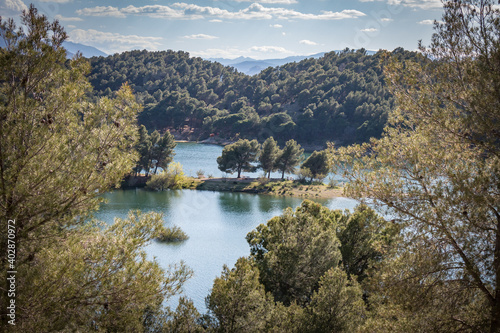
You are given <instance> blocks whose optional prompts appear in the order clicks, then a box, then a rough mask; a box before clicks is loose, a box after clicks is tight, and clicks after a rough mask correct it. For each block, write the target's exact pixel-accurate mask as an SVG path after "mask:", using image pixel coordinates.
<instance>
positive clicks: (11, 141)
mask: <svg viewBox="0 0 500 333" xmlns="http://www.w3.org/2000/svg"><path fill="white" fill-rule="evenodd" d="M21 19H22V24H23V25H24V28H23V29H21V28H20V29H18V28H17V27H16V25H15V23H14V21H13V20H12V19H10V20H7V21H3V20H2V21H1V24H0V34H1V35H2V37H3V39H4V40H5V46H4V47H2V48H0V67H1V70H0V227H1V228H2V230H3V232H1V233H0V245H1V248H2V249H3V250H2V251H1V253H0V265H1V273H0V275H1V280H2V282H1V285H2V292H1V299H0V303H1V310H0V314H1V319H0V320H1V322H2V323H1V324H2V326H5V325H6V324H7V321H8V320H11V319H12V318H9V317H7V313H6V310H7V304H8V303H10V301H11V300H12V298H9V297H10V296H8V295H7V293H5V290H6V289H5V288H6V281H7V280H6V272H7V271H9V270H16V271H17V274H16V289H17V290H18V291H19V292H18V293H16V297H15V301H16V318H15V323H16V325H15V326H11V327H10V328H11V329H13V330H14V331H18V332H29V331H33V332H48V331H61V330H71V331H89V330H103V331H105V330H111V331H113V330H115V331H123V330H124V329H125V328H127V329H129V330H134V331H140V330H141V329H142V322H143V320H142V317H143V314H144V311H145V310H146V309H153V308H157V307H158V305H159V304H161V302H162V301H163V299H164V298H165V297H168V296H169V295H171V294H172V293H175V292H176V290H177V288H178V284H179V283H180V282H182V281H183V280H184V279H185V278H186V276H187V275H188V274H187V272H186V271H185V270H184V269H180V270H176V271H175V275H173V276H171V277H168V276H165V275H164V272H163V270H162V269H161V268H160V267H159V266H158V265H157V264H156V263H155V262H150V261H147V260H146V258H145V255H144V252H143V251H142V250H141V249H142V247H143V246H144V245H145V244H146V243H148V242H149V241H150V240H151V239H152V238H154V237H155V236H156V235H157V234H158V233H159V232H160V231H161V229H162V220H161V216H159V215H158V214H149V215H144V216H141V215H138V214H136V213H132V214H131V215H130V217H129V219H128V220H125V221H117V223H116V224H115V225H113V226H110V227H108V228H104V229H102V228H101V227H99V226H97V225H96V224H95V223H92V222H88V219H89V215H90V214H91V212H92V211H93V210H95V209H97V207H98V205H99V203H100V202H101V199H100V197H99V195H100V194H101V193H103V192H104V191H106V190H107V189H109V188H110V186H113V185H115V184H118V183H119V182H120V180H121V179H122V177H123V176H124V174H126V173H128V172H130V170H132V168H133V167H134V165H135V164H136V160H137V153H136V152H135V150H134V146H135V142H136V139H137V126H136V116H137V112H138V110H139V109H140V106H139V105H138V104H137V103H136V102H135V98H134V96H133V95H132V92H131V89H130V88H129V87H128V86H127V85H124V86H123V87H122V88H121V89H120V90H119V91H118V92H117V94H116V97H115V98H113V99H110V98H102V99H99V100H97V101H96V102H92V101H90V100H89V99H88V98H87V93H88V92H89V91H90V85H89V83H88V82H87V80H86V77H85V75H86V74H87V73H88V71H89V65H88V64H87V63H86V61H85V60H84V59H82V58H79V57H76V58H74V60H72V61H66V52H65V50H64V48H63V47H62V43H63V41H64V40H65V39H66V34H65V32H64V30H63V28H62V27H61V26H60V25H59V23H58V22H57V21H54V22H53V23H50V22H49V21H48V20H47V18H46V17H45V16H42V15H39V14H38V12H37V10H36V9H35V8H34V7H33V6H31V7H30V9H29V10H28V11H27V12H24V13H23V15H22V17H21ZM9 221H12V222H9ZM8 223H9V225H10V226H9V227H8ZM8 228H10V230H13V231H12V233H11V235H14V237H11V238H8V233H7V230H8ZM8 246H10V248H15V253H16V258H15V261H12V260H11V262H9V261H8V258H7V253H8V252H7V251H5V249H7V248H8ZM9 265H12V266H9ZM9 267H10V269H9ZM13 268H14V269H13ZM7 289H8V288H7Z"/></svg>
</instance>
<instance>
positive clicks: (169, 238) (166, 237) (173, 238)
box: [156, 226, 189, 243]
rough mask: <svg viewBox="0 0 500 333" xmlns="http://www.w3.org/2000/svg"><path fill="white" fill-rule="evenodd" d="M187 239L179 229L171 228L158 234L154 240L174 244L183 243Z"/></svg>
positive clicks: (176, 227)
mask: <svg viewBox="0 0 500 333" xmlns="http://www.w3.org/2000/svg"><path fill="white" fill-rule="evenodd" d="M188 238H189V236H188V235H187V234H186V233H185V232H184V231H182V229H181V228H179V227H178V226H173V227H171V228H170V227H167V228H164V230H162V231H161V232H160V234H159V236H158V237H156V240H157V241H159V242H164V243H176V242H182V241H185V240H187V239H188Z"/></svg>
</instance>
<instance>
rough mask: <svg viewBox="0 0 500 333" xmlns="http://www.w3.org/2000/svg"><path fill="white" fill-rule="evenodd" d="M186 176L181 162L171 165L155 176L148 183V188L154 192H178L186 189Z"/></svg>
mask: <svg viewBox="0 0 500 333" xmlns="http://www.w3.org/2000/svg"><path fill="white" fill-rule="evenodd" d="M185 182H186V176H185V175H184V171H182V165H181V164H180V163H179V162H174V163H170V164H169V165H168V168H167V170H162V171H161V172H160V173H159V174H154V175H152V176H151V178H150V179H149V180H148V181H147V183H146V188H147V189H150V190H153V191H163V190H166V189H172V190H178V189H181V188H183V187H184V185H185Z"/></svg>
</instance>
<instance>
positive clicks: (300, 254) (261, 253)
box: [247, 200, 342, 305]
mask: <svg viewBox="0 0 500 333" xmlns="http://www.w3.org/2000/svg"><path fill="white" fill-rule="evenodd" d="M341 218H342V214H341V213H340V212H339V211H330V210H329V209H327V208H325V207H322V206H321V205H320V204H316V203H313V202H311V201H307V200H306V201H304V202H303V203H302V205H301V206H300V207H298V208H297V210H296V211H295V212H293V211H292V210H291V209H287V210H285V212H284V214H283V215H281V216H277V217H274V218H272V219H271V220H269V221H268V223H267V224H266V225H264V224H261V225H259V226H258V227H257V229H256V230H254V231H252V232H250V233H249V234H248V235H247V241H248V243H249V244H250V253H251V255H252V258H253V259H254V260H255V262H256V265H257V267H258V268H259V270H260V272H261V277H260V280H261V282H262V283H263V284H264V286H265V287H266V290H267V291H270V292H272V293H273V296H274V299H275V300H276V301H280V302H283V303H284V304H285V305H289V304H290V303H292V302H297V303H298V304H300V305H304V304H307V303H308V302H309V300H310V298H311V296H312V293H313V291H314V290H316V288H317V286H318V285H317V283H318V281H319V278H320V277H321V276H322V275H323V274H324V273H325V272H326V271H328V270H329V269H330V268H332V267H337V265H338V263H339V262H340V260H341V254H340V251H339V246H340V243H339V241H338V239H337V236H336V234H335V230H336V226H337V223H338V221H339V220H340V219H341Z"/></svg>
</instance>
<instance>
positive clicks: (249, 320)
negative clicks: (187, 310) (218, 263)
mask: <svg viewBox="0 0 500 333" xmlns="http://www.w3.org/2000/svg"><path fill="white" fill-rule="evenodd" d="M206 303H207V308H208V309H209V311H210V312H209V313H210V314H211V315H212V316H213V317H215V319H216V321H217V323H216V331H217V332H228V333H230V332H234V333H236V332H261V331H262V330H263V328H264V327H265V324H266V321H267V318H268V317H269V310H270V308H271V307H272V302H271V300H270V297H269V295H267V294H266V292H265V291H264V286H262V285H261V284H260V283H259V270H258V269H257V268H256V267H255V265H254V263H253V262H252V261H251V260H249V259H247V258H240V259H238V261H237V262H236V265H235V268H234V269H232V270H229V268H228V267H227V266H224V269H223V271H222V275H221V277H218V278H216V279H215V281H214V284H213V287H212V292H211V293H210V295H209V296H208V297H207V299H206Z"/></svg>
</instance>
